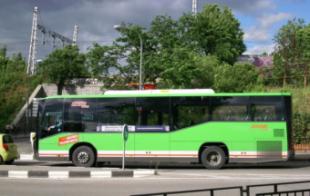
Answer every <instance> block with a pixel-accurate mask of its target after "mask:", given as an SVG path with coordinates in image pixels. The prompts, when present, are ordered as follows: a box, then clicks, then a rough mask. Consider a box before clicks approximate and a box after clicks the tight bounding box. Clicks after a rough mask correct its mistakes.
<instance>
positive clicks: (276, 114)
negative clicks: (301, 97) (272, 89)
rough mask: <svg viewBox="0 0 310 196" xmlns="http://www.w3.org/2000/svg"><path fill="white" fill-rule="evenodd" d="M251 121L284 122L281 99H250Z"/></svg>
mask: <svg viewBox="0 0 310 196" xmlns="http://www.w3.org/2000/svg"><path fill="white" fill-rule="evenodd" d="M251 116H252V118H253V121H284V120H285V108H284V99H283V98H282V97H277V96H271V97H251Z"/></svg>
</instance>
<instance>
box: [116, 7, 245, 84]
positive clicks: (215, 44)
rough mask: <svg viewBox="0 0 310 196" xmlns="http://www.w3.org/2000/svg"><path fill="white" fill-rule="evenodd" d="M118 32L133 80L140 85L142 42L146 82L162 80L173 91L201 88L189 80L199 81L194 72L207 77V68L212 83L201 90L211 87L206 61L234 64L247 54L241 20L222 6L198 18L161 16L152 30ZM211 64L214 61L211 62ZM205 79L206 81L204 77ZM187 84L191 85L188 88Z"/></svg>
mask: <svg viewBox="0 0 310 196" xmlns="http://www.w3.org/2000/svg"><path fill="white" fill-rule="evenodd" d="M118 30H119V32H120V33H121V37H120V38H118V39H117V40H116V42H115V43H116V45H117V46H118V47H122V48H123V51H124V52H125V53H126V55H127V64H126V68H127V69H126V71H128V72H130V73H132V74H131V75H132V76H134V77H131V80H132V81H138V79H137V75H138V73H139V71H138V70H139V69H138V68H139V66H138V65H139V58H140V38H141V39H142V40H143V79H144V81H143V82H152V83H156V81H157V80H158V79H162V82H163V81H165V82H164V84H165V85H167V84H169V85H170V86H169V87H170V88H171V87H177V88H179V87H195V86H199V85H198V84H199V83H196V84H193V83H192V82H189V79H193V78H190V77H194V80H197V78H198V77H197V75H199V74H198V73H197V74H196V73H195V74H194V72H193V71H194V70H195V71H197V70H199V71H200V72H199V73H205V72H204V71H202V69H203V66H205V68H206V70H208V71H209V72H207V73H206V76H208V78H210V80H209V79H207V80H208V82H204V83H202V84H201V85H200V86H206V87H207V86H210V84H212V81H213V79H212V78H213V77H212V76H209V73H212V72H211V70H213V68H211V67H210V65H208V64H207V63H206V61H205V60H203V59H205V58H206V57H208V56H213V57H216V61H217V62H227V63H234V62H235V61H236V59H237V57H239V55H240V54H242V53H243V52H244V51H245V45H244V44H243V39H242V36H243V32H242V30H241V29H240V24H239V22H238V20H237V19H236V18H235V17H234V16H233V14H232V12H231V10H229V9H228V8H226V7H224V8H221V7H219V6H218V5H207V6H205V7H204V10H203V11H202V12H201V13H198V14H197V16H196V17H195V16H193V15H191V14H184V15H183V16H182V17H180V18H179V19H178V20H173V19H172V18H171V17H169V16H157V17H155V18H154V19H153V21H152V22H151V25H150V28H149V29H144V28H142V27H140V26H138V25H132V24H122V25H121V28H119V29H118ZM206 59H208V58H206ZM209 60H210V58H209V59H208V60H207V61H209ZM181 70H182V71H181ZM178 74H179V75H178ZM168 77H171V78H168ZM182 77H183V78H184V79H182ZM201 78H202V79H203V80H204V79H206V77H204V76H201ZM185 81H186V82H189V83H188V84H186V82H185ZM161 84H163V83H161Z"/></svg>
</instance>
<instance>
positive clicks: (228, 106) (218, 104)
mask: <svg viewBox="0 0 310 196" xmlns="http://www.w3.org/2000/svg"><path fill="white" fill-rule="evenodd" d="M211 100H212V101H211V104H212V115H211V118H212V120H213V121H248V120H250V115H249V114H248V109H247V108H248V100H249V99H248V97H211Z"/></svg>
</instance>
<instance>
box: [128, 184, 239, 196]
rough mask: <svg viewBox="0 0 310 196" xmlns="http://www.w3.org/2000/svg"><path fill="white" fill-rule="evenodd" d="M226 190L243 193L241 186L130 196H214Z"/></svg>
mask: <svg viewBox="0 0 310 196" xmlns="http://www.w3.org/2000/svg"><path fill="white" fill-rule="evenodd" d="M227 190H236V191H239V194H238V195H240V196H242V193H243V187H242V186H232V187H223V188H213V189H196V190H185V191H173V192H159V193H147V194H137V195H132V196H151V195H163V196H167V195H176V194H185V193H198V192H205V193H209V195H210V196H214V194H215V193H216V192H219V191H227Z"/></svg>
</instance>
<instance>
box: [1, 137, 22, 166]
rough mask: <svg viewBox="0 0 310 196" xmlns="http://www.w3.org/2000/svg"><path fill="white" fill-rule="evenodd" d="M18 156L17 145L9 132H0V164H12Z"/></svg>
mask: <svg viewBox="0 0 310 196" xmlns="http://www.w3.org/2000/svg"><path fill="white" fill-rule="evenodd" d="M18 158H19V153H18V151H17V146H16V144H14V141H13V138H12V136H11V135H9V134H0V164H3V163H5V164H12V163H13V162H14V160H15V159H18Z"/></svg>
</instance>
